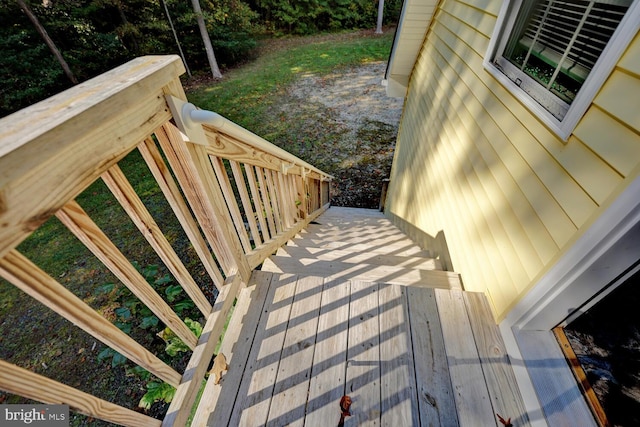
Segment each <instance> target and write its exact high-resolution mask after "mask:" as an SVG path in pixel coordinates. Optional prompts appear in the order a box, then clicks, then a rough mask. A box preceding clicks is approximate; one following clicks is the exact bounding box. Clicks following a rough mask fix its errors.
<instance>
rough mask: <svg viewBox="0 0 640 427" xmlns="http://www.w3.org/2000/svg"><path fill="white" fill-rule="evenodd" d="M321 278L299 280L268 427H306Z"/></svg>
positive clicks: (320, 294)
mask: <svg viewBox="0 0 640 427" xmlns="http://www.w3.org/2000/svg"><path fill="white" fill-rule="evenodd" d="M322 282H323V280H322V278H319V277H303V278H299V279H298V283H297V286H296V294H295V296H294V300H293V304H292V305H291V314H290V318H289V323H288V325H287V333H286V336H285V339H284V347H283V349H282V354H281V356H280V364H279V367H278V375H277V377H276V383H275V386H274V390H273V397H272V399H271V406H270V409H269V418H268V420H267V426H274V427H279V426H303V425H304V417H305V408H306V402H307V391H308V390H309V378H310V376H311V364H312V362H313V352H314V349H315V342H316V333H317V330H318V315H319V311H320V300H321V296H322Z"/></svg>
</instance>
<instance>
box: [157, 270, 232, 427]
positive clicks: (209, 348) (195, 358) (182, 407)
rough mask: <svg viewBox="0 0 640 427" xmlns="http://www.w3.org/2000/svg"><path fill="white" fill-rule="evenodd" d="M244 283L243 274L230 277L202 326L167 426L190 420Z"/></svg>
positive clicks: (167, 418) (174, 399)
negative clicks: (214, 353) (228, 318)
mask: <svg viewBox="0 0 640 427" xmlns="http://www.w3.org/2000/svg"><path fill="white" fill-rule="evenodd" d="M243 285H244V282H243V281H242V278H241V277H240V276H239V275H236V276H233V277H230V278H228V279H227V284H226V285H225V286H224V287H223V288H222V290H221V291H220V294H219V295H218V298H216V303H215V306H214V310H213V311H212V312H211V314H210V315H209V316H208V318H207V322H206V323H205V325H204V327H203V328H202V335H200V339H199V340H198V345H197V346H196V348H195V349H194V350H193V353H192V354H191V358H190V359H189V363H188V364H187V367H186V369H185V371H184V375H183V376H182V379H181V381H180V385H179V386H178V387H177V390H176V394H175V396H174V397H173V400H172V401H171V405H170V406H169V409H168V410H167V414H166V415H165V418H164V420H163V422H162V425H163V426H167V427H168V426H171V427H178V426H183V425H185V424H186V422H187V420H188V418H189V415H190V414H191V407H192V406H193V403H194V402H195V400H196V397H197V394H198V392H199V390H200V388H201V385H202V382H203V380H204V376H205V373H206V372H207V367H208V366H209V362H210V361H211V359H212V358H213V352H214V351H215V348H216V346H217V344H218V341H219V339H220V336H221V335H222V333H223V331H224V326H225V324H226V321H227V317H228V315H229V312H230V311H231V308H232V307H233V303H234V301H235V299H236V297H237V295H238V293H239V291H240V289H241V288H242V286H243Z"/></svg>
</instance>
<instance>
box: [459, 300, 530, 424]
mask: <svg viewBox="0 0 640 427" xmlns="http://www.w3.org/2000/svg"><path fill="white" fill-rule="evenodd" d="M464 302H465V305H466V306H467V311H468V314H469V320H470V323H471V328H472V330H473V335H474V339H475V342H476V348H477V349H478V354H479V356H480V359H481V361H482V364H481V365H482V370H483V372H484V377H485V381H486V383H487V388H488V390H489V396H490V397H491V404H492V406H493V412H495V413H496V414H500V415H501V416H503V417H504V418H509V417H512V415H510V414H522V416H521V417H519V418H518V419H516V418H513V417H512V420H511V421H512V423H513V425H516V426H518V427H520V426H523V427H524V426H529V425H531V424H530V423H529V417H527V414H526V412H525V409H524V404H523V402H522V398H521V396H520V390H519V389H518V383H517V382H516V377H515V374H514V373H513V369H511V364H510V362H509V356H507V350H506V348H505V346H504V342H503V341H502V336H501V335H500V331H499V330H498V326H497V325H496V324H495V323H494V322H493V321H492V318H491V309H490V308H489V302H488V301H487V299H486V298H485V297H484V295H483V294H480V293H476V292H466V293H465V294H464ZM505 391H507V392H506V393H505Z"/></svg>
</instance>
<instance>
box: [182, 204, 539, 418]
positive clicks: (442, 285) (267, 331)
mask: <svg viewBox="0 0 640 427" xmlns="http://www.w3.org/2000/svg"><path fill="white" fill-rule="evenodd" d="M439 268H440V265H439V261H438V260H437V259H432V258H430V257H429V254H428V253H427V252H425V251H423V250H422V249H420V248H419V247H418V246H416V245H415V244H414V243H413V242H411V241H410V240H409V239H408V238H407V237H406V236H404V235H403V234H402V233H401V232H400V231H399V230H398V229H397V228H396V227H394V226H393V225H392V224H391V223H390V222H389V221H388V220H387V219H386V218H385V217H384V216H383V215H382V214H380V213H379V212H376V211H370V210H363V209H350V208H335V207H332V208H330V209H329V210H328V211H327V212H325V213H324V214H323V215H322V216H320V217H319V218H318V219H317V220H316V224H311V225H310V226H309V227H308V228H307V230H306V231H304V232H302V233H300V234H299V236H297V237H296V238H294V239H292V240H291V241H290V242H289V244H288V245H287V246H286V247H284V248H281V249H279V250H278V251H277V253H276V254H275V255H274V256H272V257H271V259H270V260H268V261H266V262H265V263H264V264H263V268H262V271H254V272H253V275H252V277H251V280H250V281H249V283H248V284H247V286H246V287H244V288H243V289H242V290H241V292H240V294H239V297H238V300H237V303H236V307H235V311H234V315H233V317H232V318H231V321H230V324H229V326H228V329H227V332H226V334H225V337H224V340H223V341H222V345H221V348H220V352H222V353H223V354H225V356H226V358H227V360H228V363H229V370H228V372H226V373H225V374H224V375H223V376H222V379H221V381H220V383H219V384H215V381H214V380H213V379H212V378H210V379H209V381H208V382H207V385H206V387H205V389H204V392H203V395H202V398H201V400H200V404H199V406H198V408H197V411H196V414H195V417H194V420H193V423H192V425H196V426H204V425H208V426H263V425H267V426H294V425H295V426H312V427H313V426H321V427H330V426H336V425H338V421H339V419H340V411H339V402H340V399H341V397H342V396H343V395H348V396H350V397H351V399H352V401H353V404H352V406H351V416H349V417H346V419H345V423H344V425H345V426H359V427H363V426H473V427H476V426H495V427H502V426H503V424H502V423H501V422H500V420H499V417H498V416H497V415H496V414H500V416H502V417H504V419H505V420H506V419H510V421H511V424H512V425H513V426H515V427H520V426H529V425H530V421H529V418H528V415H527V413H526V411H525V409H524V405H523V403H522V399H521V396H520V394H519V391H518V387H517V384H516V380H515V376H514V373H513V370H512V367H511V365H510V362H509V358H508V356H507V355H506V351H505V347H504V343H503V342H502V338H501V335H500V333H499V330H498V328H497V326H496V324H495V322H494V319H493V316H492V314H491V310H490V308H489V304H488V302H487V299H486V297H485V296H484V295H483V294H481V293H474V292H465V291H463V290H462V286H461V282H460V278H459V276H458V275H457V274H455V273H453V272H446V271H442V270H440V269H439Z"/></svg>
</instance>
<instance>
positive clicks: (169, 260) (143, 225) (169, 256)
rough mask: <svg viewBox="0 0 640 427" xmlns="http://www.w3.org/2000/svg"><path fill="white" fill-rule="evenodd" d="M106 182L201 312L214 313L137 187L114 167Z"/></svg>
mask: <svg viewBox="0 0 640 427" xmlns="http://www.w3.org/2000/svg"><path fill="white" fill-rule="evenodd" d="M102 180H103V181H104V183H105V184H106V185H107V187H108V188H109V190H111V193H112V194H113V195H114V197H115V198H116V200H117V201H118V202H119V203H120V206H122V208H123V209H124V211H125V212H126V213H127V215H129V218H131V220H132V221H133V223H134V224H135V225H136V227H138V230H139V231H140V232H141V233H142V235H143V236H144V237H145V239H147V241H148V242H149V244H150V245H151V247H152V248H153V249H154V250H155V251H156V253H157V254H158V256H159V257H160V259H161V260H162V261H163V262H164V265H165V266H167V268H168V269H169V271H170V272H171V274H173V277H174V278H175V279H176V281H177V282H178V283H179V284H180V285H181V286H182V289H184V291H185V292H186V293H187V295H189V298H191V300H192V301H193V303H194V304H195V305H196V307H198V308H199V309H200V312H201V313H202V315H203V316H208V315H209V313H211V303H210V302H209V301H208V300H207V297H205V296H204V294H203V293H202V291H201V290H200V288H199V287H198V285H197V284H196V282H195V280H194V279H193V277H191V274H190V273H189V271H188V270H187V268H186V267H185V266H184V264H183V263H182V260H181V259H180V257H178V254H176V252H175V251H174V250H173V248H172V247H171V244H170V243H169V241H168V240H167V238H166V237H165V235H164V234H163V233H162V230H160V227H159V226H158V224H157V223H156V221H155V220H154V219H153V217H152V216H151V214H150V213H149V211H148V210H147V208H146V207H145V205H144V203H143V202H142V200H140V197H138V195H137V194H136V191H135V190H134V188H133V186H132V185H131V184H130V183H129V181H128V180H127V178H126V177H125V176H124V173H123V172H122V170H121V169H120V167H119V166H118V165H114V166H113V167H111V168H110V169H109V170H107V171H106V172H105V173H104V174H102Z"/></svg>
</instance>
